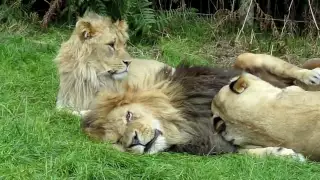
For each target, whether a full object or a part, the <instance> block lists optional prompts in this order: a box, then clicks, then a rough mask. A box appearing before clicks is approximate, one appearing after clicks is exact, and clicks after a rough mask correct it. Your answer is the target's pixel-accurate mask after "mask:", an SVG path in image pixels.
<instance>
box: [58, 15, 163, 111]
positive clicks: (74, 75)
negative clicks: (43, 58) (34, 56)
mask: <svg viewBox="0 0 320 180" xmlns="http://www.w3.org/2000/svg"><path fill="white" fill-rule="evenodd" d="M127 30H128V26H127V24H126V22H125V21H124V20H122V21H116V22H112V21H111V19H110V18H108V17H103V16H100V15H98V14H95V13H93V12H88V13H86V14H85V15H84V17H82V18H79V20H78V21H77V23H76V27H75V29H74V31H73V33H72V35H71V37H70V39H69V40H68V41H66V42H64V43H63V44H62V45H61V48H60V50H59V53H58V55H57V57H56V58H55V63H56V65H57V68H58V73H59V78H60V85H59V92H58V96H57V108H58V109H62V108H63V109H69V110H73V111H74V112H75V113H76V112H79V111H84V110H87V109H88V108H89V106H90V103H91V101H92V100H93V98H94V97H95V95H96V93H97V92H98V91H99V90H100V89H101V88H104V89H105V88H112V86H113V83H114V81H115V80H119V79H120V80H121V79H123V78H125V77H127V75H128V78H129V82H134V83H135V82H139V81H140V80H141V79H143V78H144V77H145V76H147V75H148V74H149V72H153V71H158V70H159V69H161V68H162V67H164V65H165V64H163V63H161V62H158V61H155V60H139V59H132V58H131V57H130V55H129V54H128V53H127V51H126V49H125V44H126V42H127V40H128V33H127ZM130 63H131V64H130ZM129 64H130V68H128V65H129Z"/></svg>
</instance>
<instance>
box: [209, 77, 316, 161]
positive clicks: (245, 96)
mask: <svg viewBox="0 0 320 180" xmlns="http://www.w3.org/2000/svg"><path fill="white" fill-rule="evenodd" d="M319 107H320V92H319V91H316V92H315V91H305V90H303V89H302V88H300V87H298V86H290V87H287V88H285V89H280V88H278V87H275V86H273V85H271V84H269V83H268V82H265V81H263V80H261V79H259V78H257V77H256V76H253V75H251V74H243V75H241V76H240V78H238V79H237V80H236V81H234V82H233V83H231V84H230V85H226V86H224V87H223V88H222V89H221V90H220V92H219V93H218V94H217V95H216V97H215V98H214V100H213V103H212V111H213V112H215V114H216V116H219V117H221V118H222V119H223V120H224V122H225V124H226V130H225V131H226V135H225V138H226V140H233V142H234V144H236V145H239V146H241V147H246V146H261V147H269V146H280V147H284V148H290V149H293V150H294V151H296V152H299V153H302V154H304V155H305V156H310V158H311V159H313V160H320V145H319V144H318V140H319V139H320V131H319V129H320V123H319V122H320V121H319V120H320V111H319Z"/></svg>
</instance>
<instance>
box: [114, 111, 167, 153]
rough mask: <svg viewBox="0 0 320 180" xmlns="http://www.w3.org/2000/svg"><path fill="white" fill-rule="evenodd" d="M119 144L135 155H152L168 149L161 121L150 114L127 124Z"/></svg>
mask: <svg viewBox="0 0 320 180" xmlns="http://www.w3.org/2000/svg"><path fill="white" fill-rule="evenodd" d="M120 143H121V145H122V146H123V148H124V149H126V151H129V152H133V153H137V154H143V153H147V154H153V153H157V152H161V151H163V150H165V149H167V148H168V147H169V144H168V143H167V141H166V137H165V130H164V129H163V127H162V124H161V121H159V120H157V119H156V118H154V117H153V116H152V115H151V114H145V115H144V117H141V118H139V119H136V120H133V121H132V122H129V123H128V124H127V126H126V130H125V132H124V135H123V137H122V138H121V140H120Z"/></svg>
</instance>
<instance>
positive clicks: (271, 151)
mask: <svg viewBox="0 0 320 180" xmlns="http://www.w3.org/2000/svg"><path fill="white" fill-rule="evenodd" d="M266 154H268V155H274V156H285V157H291V158H293V159H295V160H298V161H300V162H305V161H306V159H305V157H304V156H303V155H302V154H300V153H296V152H295V151H293V150H292V149H288V148H282V147H267V148H266Z"/></svg>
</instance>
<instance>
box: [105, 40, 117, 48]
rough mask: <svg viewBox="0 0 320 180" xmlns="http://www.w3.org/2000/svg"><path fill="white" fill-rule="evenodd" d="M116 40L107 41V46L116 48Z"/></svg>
mask: <svg viewBox="0 0 320 180" xmlns="http://www.w3.org/2000/svg"><path fill="white" fill-rule="evenodd" d="M114 43H115V42H114V41H113V42H109V43H107V46H111V47H112V48H113V49H114Z"/></svg>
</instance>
